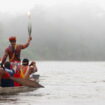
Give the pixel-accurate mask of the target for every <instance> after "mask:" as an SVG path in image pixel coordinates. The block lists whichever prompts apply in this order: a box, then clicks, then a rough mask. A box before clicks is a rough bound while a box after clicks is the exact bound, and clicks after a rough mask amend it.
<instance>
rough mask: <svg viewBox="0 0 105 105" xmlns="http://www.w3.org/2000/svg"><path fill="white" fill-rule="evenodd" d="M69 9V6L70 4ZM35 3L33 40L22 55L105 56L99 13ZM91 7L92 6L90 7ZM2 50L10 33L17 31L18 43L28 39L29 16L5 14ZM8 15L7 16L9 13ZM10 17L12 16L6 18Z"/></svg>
mask: <svg viewBox="0 0 105 105" xmlns="http://www.w3.org/2000/svg"><path fill="white" fill-rule="evenodd" d="M66 9H67V8H66ZM60 11H61V10H59V9H58V11H57V12H56V9H52V8H49V9H46V8H44V7H35V8H34V9H33V10H32V11H31V13H32V19H31V21H32V28H33V29H32V37H33V40H32V43H31V45H30V47H29V48H27V49H26V50H24V51H23V52H22V57H28V58H30V59H36V60H88V61H89V60H91V61H92V60H97V61H98V60H105V47H104V45H105V31H104V28H105V27H104V25H105V24H102V22H105V16H104V18H101V19H99V18H98V17H96V13H95V12H94V13H91V12H90V14H89V12H88V14H86V12H87V10H86V11H84V10H83V11H82V13H80V14H79V15H76V13H78V11H77V12H76V11H75V13H74V15H72V14H71V13H70V12H69V11H66V10H65V11H66V13H65V11H62V14H61V13H60ZM90 11H91V10H90ZM1 15H2V18H1V21H0V34H1V35H0V39H1V42H0V44H1V47H0V50H1V53H0V56H2V53H3V51H4V49H5V47H6V46H7V45H8V37H9V36H11V35H15V36H16V37H17V39H18V42H17V43H25V42H26V40H27V37H28V32H27V26H28V18H27V16H24V15H20V16H17V17H14V18H13V17H11V16H9V17H8V15H6V14H1ZM5 15H6V16H5ZM3 17H8V18H3Z"/></svg>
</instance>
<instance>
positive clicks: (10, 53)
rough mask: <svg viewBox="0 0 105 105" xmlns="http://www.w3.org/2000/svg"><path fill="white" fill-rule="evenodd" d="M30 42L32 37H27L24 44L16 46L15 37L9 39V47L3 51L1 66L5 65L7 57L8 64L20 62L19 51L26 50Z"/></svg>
mask: <svg viewBox="0 0 105 105" xmlns="http://www.w3.org/2000/svg"><path fill="white" fill-rule="evenodd" d="M31 40H32V37H31V36H29V38H28V40H27V42H26V43H25V44H16V37H15V36H11V37H9V42H10V45H9V46H8V47H7V48H6V49H5V52H4V55H3V58H2V62H1V64H2V65H3V64H4V63H5V61H6V59H7V57H9V61H10V62H15V61H16V62H20V60H21V59H20V54H21V50H22V49H25V48H27V47H28V46H29V44H30V41H31Z"/></svg>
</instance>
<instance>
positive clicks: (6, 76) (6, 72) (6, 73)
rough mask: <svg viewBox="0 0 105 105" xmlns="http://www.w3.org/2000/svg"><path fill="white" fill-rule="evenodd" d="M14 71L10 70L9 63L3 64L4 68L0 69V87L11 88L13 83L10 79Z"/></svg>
mask: <svg viewBox="0 0 105 105" xmlns="http://www.w3.org/2000/svg"><path fill="white" fill-rule="evenodd" d="M14 73H15V71H14V70H13V69H12V68H11V64H10V62H5V64H4V68H0V77H1V79H0V80H1V87H13V86H14V81H13V80H11V79H10V77H11V76H13V75H14Z"/></svg>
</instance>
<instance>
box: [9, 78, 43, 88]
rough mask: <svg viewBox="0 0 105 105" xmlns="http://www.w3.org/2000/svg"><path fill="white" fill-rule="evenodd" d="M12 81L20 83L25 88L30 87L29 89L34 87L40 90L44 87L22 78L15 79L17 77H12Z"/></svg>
mask: <svg viewBox="0 0 105 105" xmlns="http://www.w3.org/2000/svg"><path fill="white" fill-rule="evenodd" d="M10 79H11V80H13V81H15V82H18V83H20V84H21V85H23V86H28V87H33V88H39V87H43V86H42V85H40V84H39V83H37V82H35V81H32V80H29V79H22V78H15V77H10Z"/></svg>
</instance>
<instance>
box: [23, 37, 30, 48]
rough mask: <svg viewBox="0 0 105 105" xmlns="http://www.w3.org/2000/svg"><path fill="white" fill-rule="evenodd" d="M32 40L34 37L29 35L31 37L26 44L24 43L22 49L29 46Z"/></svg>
mask: <svg viewBox="0 0 105 105" xmlns="http://www.w3.org/2000/svg"><path fill="white" fill-rule="evenodd" d="M31 40H32V37H31V36H29V38H28V40H27V42H26V43H25V44H23V45H22V49H25V48H27V47H28V46H29V45H30V42H31Z"/></svg>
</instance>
